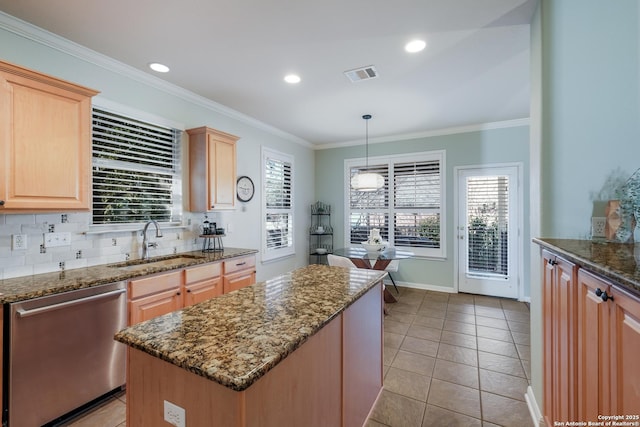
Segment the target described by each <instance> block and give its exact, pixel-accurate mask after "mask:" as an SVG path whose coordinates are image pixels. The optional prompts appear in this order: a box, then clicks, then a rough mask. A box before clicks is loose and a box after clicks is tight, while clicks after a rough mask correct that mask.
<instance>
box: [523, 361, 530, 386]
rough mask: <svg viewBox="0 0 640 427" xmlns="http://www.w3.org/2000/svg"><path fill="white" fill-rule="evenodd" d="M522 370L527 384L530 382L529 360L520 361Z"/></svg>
mask: <svg viewBox="0 0 640 427" xmlns="http://www.w3.org/2000/svg"><path fill="white" fill-rule="evenodd" d="M521 362H522V369H524V374H525V375H526V377H527V379H528V380H529V382H531V361H530V360H522V361H521Z"/></svg>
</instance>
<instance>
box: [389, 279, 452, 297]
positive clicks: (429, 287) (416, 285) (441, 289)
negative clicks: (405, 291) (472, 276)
mask: <svg viewBox="0 0 640 427" xmlns="http://www.w3.org/2000/svg"><path fill="white" fill-rule="evenodd" d="M394 280H395V281H396V285H398V286H403V287H405V288H412V289H422V290H423V291H436V292H446V293H448V294H455V293H457V292H456V290H455V289H453V288H451V287H449V286H439V285H430V284H428V283H413V282H401V281H399V280H398V279H394ZM385 285H386V286H387V287H389V286H391V289H393V283H391V280H389V282H388V283H387V282H385ZM393 293H395V289H394V290H393Z"/></svg>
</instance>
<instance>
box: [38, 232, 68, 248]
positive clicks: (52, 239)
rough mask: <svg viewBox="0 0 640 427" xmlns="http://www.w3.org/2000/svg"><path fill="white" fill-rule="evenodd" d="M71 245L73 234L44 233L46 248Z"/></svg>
mask: <svg viewBox="0 0 640 427" xmlns="http://www.w3.org/2000/svg"><path fill="white" fill-rule="evenodd" d="M70 244H71V233H68V232H66V233H65V232H60V233H44V247H45V248H53V247H54V246H69V245H70Z"/></svg>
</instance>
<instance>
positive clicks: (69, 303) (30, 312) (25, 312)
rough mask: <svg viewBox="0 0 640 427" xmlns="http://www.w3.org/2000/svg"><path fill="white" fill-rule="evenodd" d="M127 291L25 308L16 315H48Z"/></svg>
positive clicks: (121, 290)
mask: <svg viewBox="0 0 640 427" xmlns="http://www.w3.org/2000/svg"><path fill="white" fill-rule="evenodd" d="M126 291H127V290H126V289H117V290H115V291H110V292H105V293H102V294H97V295H91V296H89V297H85V298H79V299H74V300H71V301H65V302H61V303H58V304H53V305H47V306H44V307H38V308H34V309H31V310H25V309H23V308H19V309H17V310H16V314H17V315H18V317H21V318H23V317H30V316H35V315H38V314H42V313H46V312H49V311H54V310H59V309H61V308H66V307H72V306H74V305H78V304H84V303H86V302H90V301H96V300H100V299H103V298H107V297H110V296H114V295H120V294H123V293H125V292H126Z"/></svg>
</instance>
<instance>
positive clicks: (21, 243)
mask: <svg viewBox="0 0 640 427" xmlns="http://www.w3.org/2000/svg"><path fill="white" fill-rule="evenodd" d="M11 249H12V250H14V251H20V250H24V249H27V235H26V234H12V235H11Z"/></svg>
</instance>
